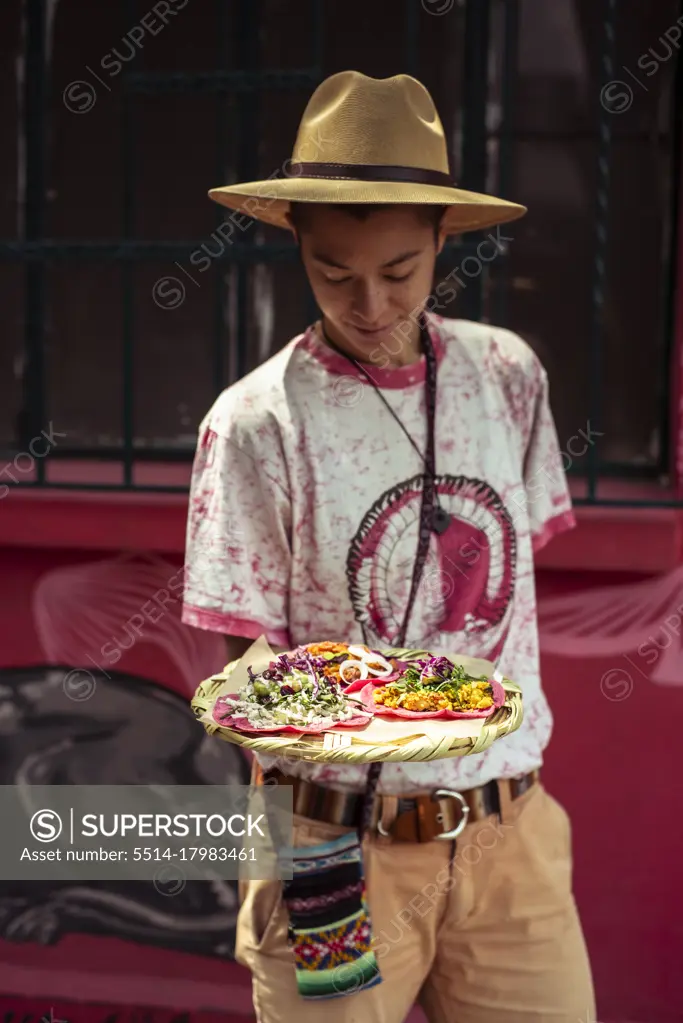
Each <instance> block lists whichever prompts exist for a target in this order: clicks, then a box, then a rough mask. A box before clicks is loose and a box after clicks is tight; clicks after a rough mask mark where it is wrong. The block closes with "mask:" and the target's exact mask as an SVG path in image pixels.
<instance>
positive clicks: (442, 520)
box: [432, 505, 451, 536]
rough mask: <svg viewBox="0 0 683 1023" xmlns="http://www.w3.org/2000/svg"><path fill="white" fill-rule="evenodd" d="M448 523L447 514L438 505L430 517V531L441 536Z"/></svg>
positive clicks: (448, 516) (449, 520) (449, 519)
mask: <svg viewBox="0 0 683 1023" xmlns="http://www.w3.org/2000/svg"><path fill="white" fill-rule="evenodd" d="M450 522H451V517H450V515H449V514H448V512H447V511H446V510H445V509H444V508H442V507H441V506H440V505H437V507H436V508H435V509H434V513H433V515H432V531H433V532H434V533H438V535H439V536H441V534H442V533H445V532H446V530H447V529H448V527H449V525H450Z"/></svg>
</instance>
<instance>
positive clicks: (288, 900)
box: [283, 831, 382, 998]
mask: <svg viewBox="0 0 683 1023" xmlns="http://www.w3.org/2000/svg"><path fill="white" fill-rule="evenodd" d="M284 855H285V856H286V857H287V858H288V860H289V861H290V867H291V871H292V878H291V880H286V881H284V882H283V900H284V903H285V905H286V907H287V910H288V912H289V941H290V944H291V946H292V948H293V951H294V962H295V967H296V981H297V987H298V989H299V994H300V995H301V996H302V997H303V998H339V997H341V996H342V995H347V994H353V993H355V992H357V991H363V990H365V989H366V988H371V987H374V985H375V984H379V983H381V979H382V978H381V976H380V972H379V967H378V965H377V960H376V958H375V953H374V952H373V951H372V947H371V946H372V927H371V921H370V914H369V910H368V904H367V893H366V889H365V879H364V873H363V854H362V850H361V846H360V842H359V839H358V834H357V832H355V831H352V832H349V834H346V835H341V836H340V837H339V838H336V839H334V840H332V841H331V842H325V843H323V844H321V845H315V846H310V847H308V848H294V849H289V850H286V852H285V853H284Z"/></svg>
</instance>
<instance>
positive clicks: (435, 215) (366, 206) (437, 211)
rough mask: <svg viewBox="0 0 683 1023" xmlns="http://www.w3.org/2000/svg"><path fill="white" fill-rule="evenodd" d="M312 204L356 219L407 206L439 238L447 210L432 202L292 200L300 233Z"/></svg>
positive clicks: (290, 209)
mask: <svg viewBox="0 0 683 1023" xmlns="http://www.w3.org/2000/svg"><path fill="white" fill-rule="evenodd" d="M312 206H318V207H320V208H321V209H326V210H337V211H338V212H339V213H346V214H347V215H348V216H349V217H355V219H356V220H367V219H368V217H369V216H371V215H372V214H373V213H381V211H382V210H395V209H398V208H399V207H402V206H406V207H407V208H408V209H412V210H414V211H415V213H416V214H417V216H418V217H419V219H420V220H421V221H422V222H423V223H425V224H431V225H432V226H433V227H434V237H435V238H436V239H437V240H438V237H439V227H440V226H441V219H442V217H443V215H444V213H445V211H446V207H445V206H436V205H432V204H430V203H362V202H359V203H344V202H340V203H310V202H291V203H290V204H289V215H290V218H291V221H292V224H293V225H294V227H295V228H296V229H297V231H298V232H299V233H301V231H302V230H303V229H304V228H305V227H306V224H307V222H308V215H309V212H310V210H311V207H312Z"/></svg>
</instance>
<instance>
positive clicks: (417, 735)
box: [192, 648, 523, 764]
mask: <svg viewBox="0 0 683 1023" xmlns="http://www.w3.org/2000/svg"><path fill="white" fill-rule="evenodd" d="M380 652H381V653H382V654H384V656H385V657H397V658H399V659H408V658H411V659H412V658H415V657H426V656H429V653H428V652H427V651H425V650H407V649H398V648H385V649H383V650H381V651H380ZM449 657H450V660H452V661H453V662H454V663H456V664H462V665H463V666H464V667H465V669H466V670H467V671H468V672H469V673H470V674H472V675H483V674H487V675H489V676H491V675H492V674H493V665H492V664H491V663H490V662H489V661H483V660H479V659H476V658H473V657H465V656H464V655H462V654H451V655H449ZM238 663H239V662H238V661H233V662H231V663H230V664H228V665H227V666H226V667H225V668H224V670H223V671H222V672H221V673H220V674H218V675H213V676H212V677H211V678H208V679H206V680H205V681H204V682H202V683H201V685H200V686H199V688H198V689H197V692H196V693H195V695H194V698H193V700H192V710H193V711H194V714H195V716H196V717H197V718H198V719H199V720H200V721H201V723H202V724H203V725H204V728H205V729H206V731H207V733H208V734H209V735H217V736H218V738H219V739H223V740H224V741H225V742H232V743H235V744H236V745H237V746H244V747H245V748H246V749H250V750H252V751H253V752H254V753H264V754H265V753H267V754H272V755H274V756H279V757H291V758H293V759H295V760H312V761H316V762H326V763H346V764H369V763H372V762H374V761H407V760H442V759H445V758H446V757H465V756H468V755H470V754H472V753H482V752H483V751H484V750H485V749H488V747H489V746H490V745H491V743H492V742H494V741H495V740H496V739H501V738H502V737H503V736H504V735H509V734H510V732H514V731H516V729H517V728H519V726H520V725H521V723H522V716H523V712H522V692H521V689H520V688H519V686H518V685H516V684H515V683H514V682H511V681H510V680H509V679H502V680H501V685H502V686H503V688H504V690H505V703H504V704H503V706H502V707H500V708H499V709H498V710H497V711H495V712H494V713H493V714H492V715H491V717H488V718H460V719H457V720H452V721H447V720H443V719H440V718H431V719H429V720H427V721H424V722H421V721H419V720H415V721H412V720H407V719H395V718H381V719H380V718H375V719H374V720H373V721H371V722H370V724H369V725H367V726H366V727H365V728H364V729H362V731H359V730H356V729H345V728H343V727H342V728H339V729H331V730H330V731H328V732H318V733H317V734H309V735H297V734H293V733H288V734H286V735H272V734H269V735H254V734H250V735H246V734H244V733H243V732H238V731H236V730H235V729H233V728H224V727H222V726H221V725H219V724H217V723H216V722H215V721H214V720H213V719H212V717H211V712H212V710H213V706H214V703H215V702H216V700H217V698H218V697H219V696H223V695H227V694H229V693H231V692H234V691H235V685H234V683H232V684H231V682H230V675H231V674H232V671H233V670H234V668H235V667H236V665H237V664H238ZM422 729H424V730H425V731H426V732H427V731H428V732H429V734H423V733H422V731H421V730H422ZM392 732H394V733H396V734H395V735H392Z"/></svg>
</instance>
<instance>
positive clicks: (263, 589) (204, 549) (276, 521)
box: [182, 419, 291, 646]
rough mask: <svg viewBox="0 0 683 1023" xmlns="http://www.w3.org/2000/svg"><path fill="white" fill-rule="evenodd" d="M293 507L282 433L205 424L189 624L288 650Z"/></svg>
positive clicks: (193, 505)
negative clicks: (261, 639) (263, 640)
mask: <svg viewBox="0 0 683 1023" xmlns="http://www.w3.org/2000/svg"><path fill="white" fill-rule="evenodd" d="M290 525H291V503H290V499H289V492H288V486H287V474H286V467H285V463H284V456H283V454H282V451H281V448H280V443H279V436H278V434H277V430H276V429H273V428H270V427H269V426H268V425H267V424H263V423H259V424H257V425H256V424H250V423H248V422H245V421H244V419H242V421H240V420H239V419H236V420H235V421H234V422H233V423H232V424H231V423H229V422H228V423H226V422H225V421H224V422H223V423H221V429H220V432H216V429H215V428H214V424H212V422H211V420H210V419H209V420H208V421H205V423H204V424H202V427H201V428H200V432H199V439H198V444H197V451H196V454H195V458H194V462H193V467H192V481H191V486H190V504H189V514H188V522H187V538H186V553H185V577H184V597H183V611H182V619H183V621H184V622H185V623H187V624H188V625H195V626H198V627H199V628H202V629H211V630H213V631H216V632H223V633H226V634H230V635H236V636H244V637H247V638H249V639H257V638H258V637H259V636H260V635H262V634H265V635H266V637H267V638H268V640H269V641H270V642H271V643H274V644H278V645H283V646H288V645H289V632H288V596H289V579H290V564H291V545H290V536H291V532H290Z"/></svg>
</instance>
